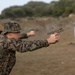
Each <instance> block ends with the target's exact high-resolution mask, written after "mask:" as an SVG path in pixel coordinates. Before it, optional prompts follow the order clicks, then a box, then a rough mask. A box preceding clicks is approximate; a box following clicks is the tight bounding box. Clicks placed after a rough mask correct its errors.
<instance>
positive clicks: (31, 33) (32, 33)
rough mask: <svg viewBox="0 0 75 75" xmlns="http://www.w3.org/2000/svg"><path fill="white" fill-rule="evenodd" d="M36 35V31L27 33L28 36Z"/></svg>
mask: <svg viewBox="0 0 75 75" xmlns="http://www.w3.org/2000/svg"><path fill="white" fill-rule="evenodd" d="M34 35H35V31H30V32H28V33H27V36H34Z"/></svg>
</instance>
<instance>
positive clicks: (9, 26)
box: [0, 22, 49, 75]
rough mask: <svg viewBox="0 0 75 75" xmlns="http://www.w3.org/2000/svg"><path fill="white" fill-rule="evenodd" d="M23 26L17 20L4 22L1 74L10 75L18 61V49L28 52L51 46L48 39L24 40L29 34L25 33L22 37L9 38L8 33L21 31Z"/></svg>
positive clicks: (0, 60) (0, 63) (1, 45)
mask: <svg viewBox="0 0 75 75" xmlns="http://www.w3.org/2000/svg"><path fill="white" fill-rule="evenodd" d="M20 30H21V28H20V26H19V24H18V23H16V22H7V23H5V24H4V31H3V32H2V36H1V37H0V75H9V74H10V72H11V70H12V68H13V66H14V65H15V62H16V56H15V55H16V51H17V52H21V53H23V52H27V51H33V50H37V49H39V48H42V47H47V46H49V44H48V41H47V40H34V41H24V40H22V38H26V37H27V35H26V34H25V35H24V34H23V35H22V37H21V39H19V40H16V39H14V38H13V39H9V38H7V37H6V35H5V34H6V33H9V32H15V33H16V32H20Z"/></svg>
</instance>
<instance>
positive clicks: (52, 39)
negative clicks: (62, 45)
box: [47, 33, 60, 44]
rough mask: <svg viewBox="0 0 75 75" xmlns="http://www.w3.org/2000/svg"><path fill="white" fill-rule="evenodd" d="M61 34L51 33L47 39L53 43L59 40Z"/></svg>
mask: <svg viewBox="0 0 75 75" xmlns="http://www.w3.org/2000/svg"><path fill="white" fill-rule="evenodd" d="M59 38H60V37H59V34H58V33H54V34H51V35H50V37H49V38H48V39H47V41H48V43H49V44H53V43H56V42H57V41H59Z"/></svg>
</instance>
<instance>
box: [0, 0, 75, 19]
mask: <svg viewBox="0 0 75 75" xmlns="http://www.w3.org/2000/svg"><path fill="white" fill-rule="evenodd" d="M71 13H75V0H59V1H52V2H51V3H45V2H37V1H30V2H28V3H27V4H25V5H23V6H11V7H9V8H6V9H4V10H3V11H2V13H1V15H0V18H22V17H43V16H46V17H47V16H48V17H49V16H52V17H59V16H63V17H65V16H68V15H69V14H71Z"/></svg>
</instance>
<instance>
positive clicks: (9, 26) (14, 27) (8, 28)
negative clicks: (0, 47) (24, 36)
mask: <svg viewBox="0 0 75 75" xmlns="http://www.w3.org/2000/svg"><path fill="white" fill-rule="evenodd" d="M20 30H21V27H20V25H19V24H18V23H17V22H15V21H11V22H6V23H4V31H3V34H5V33H7V32H20Z"/></svg>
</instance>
